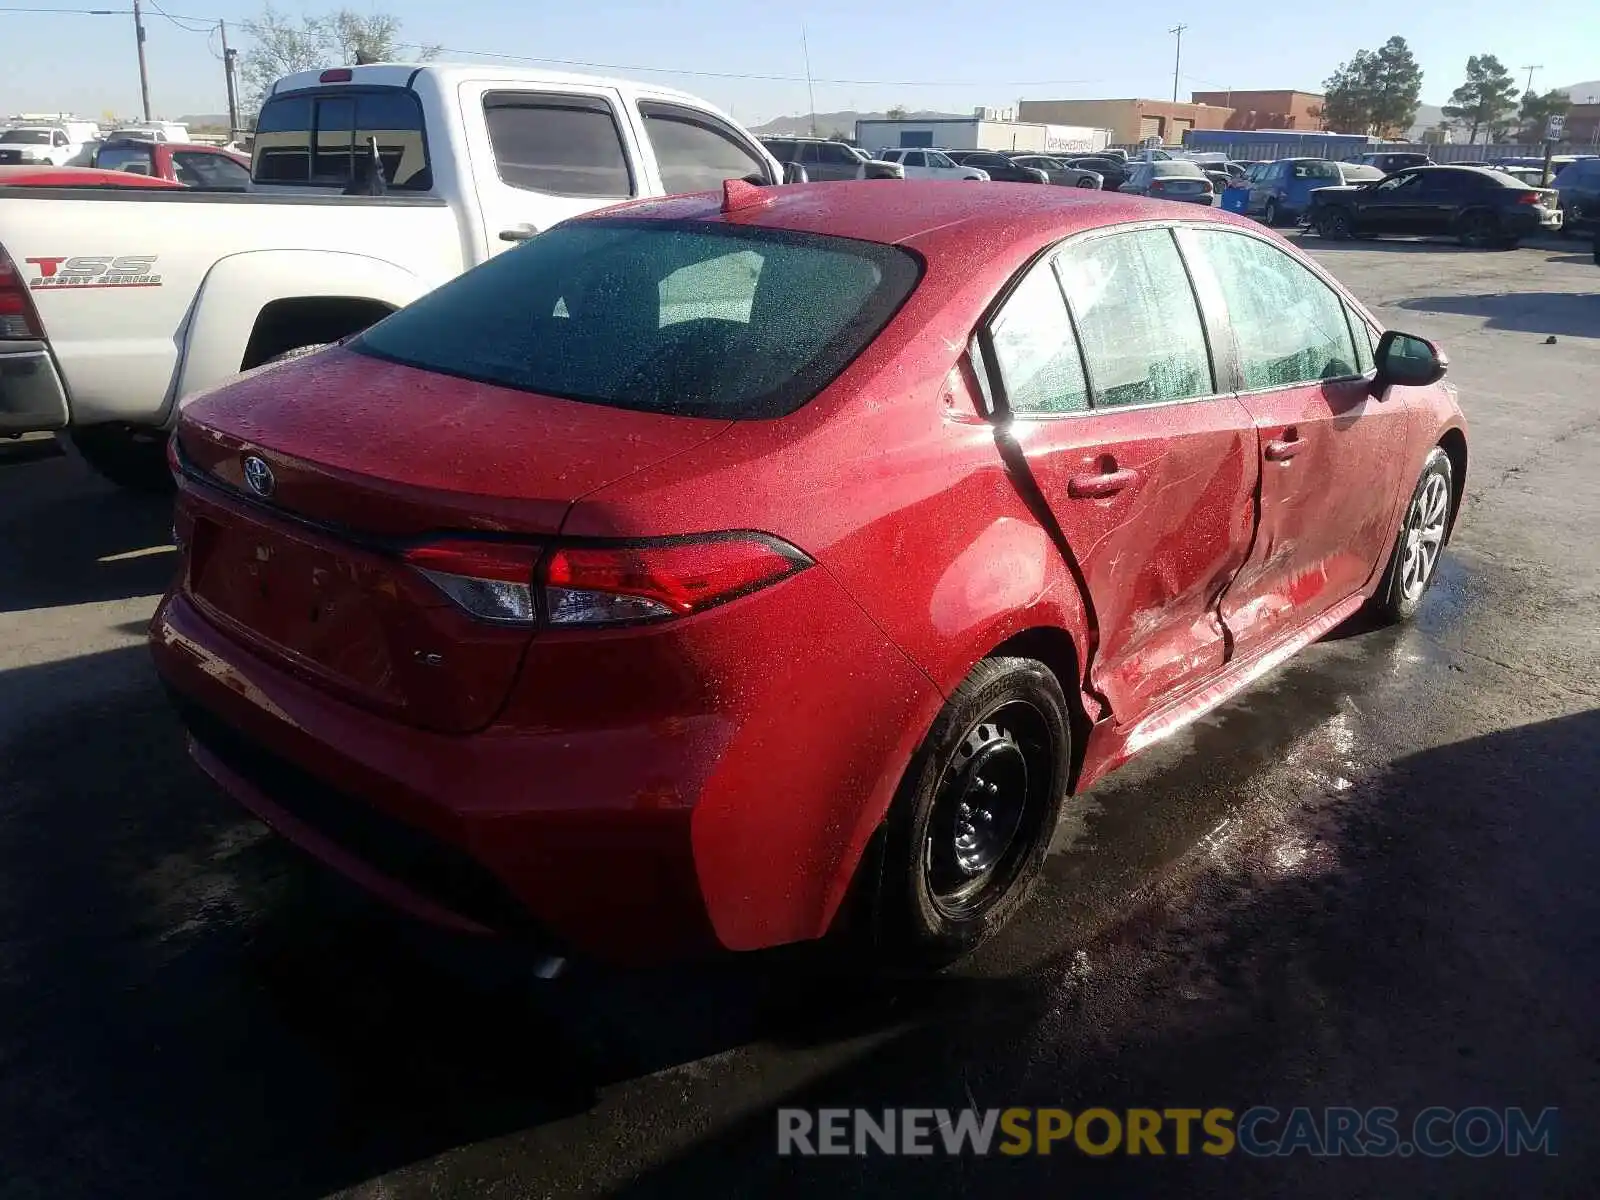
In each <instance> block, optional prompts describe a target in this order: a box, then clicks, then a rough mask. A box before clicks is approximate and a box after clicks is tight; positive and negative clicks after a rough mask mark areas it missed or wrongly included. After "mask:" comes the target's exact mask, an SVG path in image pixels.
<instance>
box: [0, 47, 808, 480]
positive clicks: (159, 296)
mask: <svg viewBox="0 0 1600 1200" xmlns="http://www.w3.org/2000/svg"><path fill="white" fill-rule="evenodd" d="M313 130H315V131H316V132H315V134H313ZM358 130H359V131H360V137H359V138H358V137H357V131H358ZM369 138H371V139H374V140H375V141H376V142H377V147H378V158H379V162H378V163H377V165H376V169H375V168H374V164H373V162H372V157H371V153H370V147H369V146H367V140H368V139H369ZM729 176H738V177H743V178H752V179H759V180H761V181H763V182H766V183H776V182H779V181H780V180H782V179H783V178H785V171H784V169H783V168H782V167H780V166H779V164H778V163H777V161H776V160H775V159H773V157H772V156H771V155H770V154H768V153H767V151H766V150H765V149H763V148H762V146H761V144H760V143H759V142H757V141H756V139H755V138H754V137H753V136H752V135H751V134H750V133H748V132H747V131H745V130H743V129H741V128H740V127H739V126H738V125H736V124H735V123H734V122H733V121H732V120H731V119H730V118H728V117H726V116H724V115H723V114H722V113H720V112H718V111H717V110H716V109H715V108H713V107H711V106H710V105H708V104H706V103H705V102H704V101H702V100H698V99H696V98H695V97H693V96H690V95H688V94H687V93H684V92H679V91H673V90H671V89H667V88H661V87H657V86H655V85H654V84H634V83H628V82H625V81H618V80H607V79H596V78H585V77H579V76H575V75H571V74H563V73H551V72H547V71H535V70H530V69H525V68H513V67H498V66H481V65H468V66H447V65H443V64H438V63H426V64H423V65H422V66H407V65H403V64H395V63H385V64H375V65H372V66H357V67H335V68H330V69H328V70H326V71H320V72H319V71H306V72H301V73H299V74H296V75H290V76H287V77H285V78H283V79H280V80H278V81H277V83H276V84H274V85H273V88H272V91H271V92H270V93H269V94H268V95H267V97H266V101H265V103H264V104H263V106H262V109H261V114H260V117H259V119H258V123H257V131H256V136H255V161H254V172H253V176H252V184H251V190H250V191H249V192H248V193H245V194H243V195H227V196H224V195H221V194H218V193H209V192H197V191H192V190H189V189H172V190H165V191H160V192H157V193H152V194H149V195H141V196H139V198H138V202H135V201H134V200H132V199H130V198H129V196H130V195H131V193H124V194H121V195H115V194H111V193H110V192H108V191H96V190H92V189H88V188H84V189H78V190H74V191H73V192H72V193H70V194H68V193H56V194H53V195H51V194H47V193H45V192H43V191H41V190H39V189H23V188H12V189H7V190H6V191H5V192H4V193H3V194H0V250H3V251H5V252H8V253H9V255H10V259H11V262H12V263H13V264H15V268H16V269H17V270H19V271H21V272H22V274H21V275H20V276H16V278H18V279H20V281H21V284H22V285H23V286H24V287H26V288H27V289H28V294H29V296H30V298H31V304H32V306H33V307H34V310H35V312H34V316H33V317H32V318H30V323H29V328H30V329H32V330H33V332H32V333H31V334H30V335H29V336H28V337H27V338H26V339H21V340H17V341H9V342H8V341H0V361H3V363H4V369H0V433H25V432H29V431H32V430H44V429H55V430H65V431H67V434H68V436H70V437H71V439H72V442H73V444H74V445H75V446H76V447H77V449H78V450H79V451H80V452H81V453H82V455H83V457H84V458H86V459H87V460H88V462H89V464H90V465H91V466H93V467H94V468H95V469H96V470H98V471H99V472H100V473H101V474H103V475H105V476H106V477H107V478H109V479H112V480H114V481H116V482H118V483H121V484H125V485H128V486H148V487H159V486H170V479H171V476H170V474H169V473H168V471H167V469H166V463H165V458H164V454H165V451H164V447H165V444H166V440H167V433H168V431H169V430H170V429H171V426H172V422H173V421H174V420H175V416H176V412H177V406H178V403H179V401H181V400H182V399H183V398H184V397H186V396H189V395H192V394H194V393H195V392H199V391H201V390H203V389H205V388H209V387H213V386H215V385H216V384H218V383H220V382H222V381H223V380H225V379H228V378H230V377H231V376H233V375H234V374H236V373H237V372H239V371H240V370H243V369H247V368H250V367H255V366H259V365H261V364H262V363H265V362H267V361H269V360H271V359H273V358H277V357H280V356H282V355H288V354H294V353H297V352H300V351H302V350H304V349H305V348H307V347H313V346H319V345H324V344H326V343H329V342H336V341H338V340H340V339H341V338H344V337H347V336H348V335H350V334H352V333H356V332H358V331H359V330H362V329H365V328H366V327H367V326H368V325H370V324H372V322H374V321H376V320H378V319H379V318H381V317H383V316H386V315H387V314H389V313H390V312H393V311H394V310H395V309H397V308H400V307H402V306H404V305H406V304H409V303H410V302H411V301H413V300H415V299H416V298H417V297H418V296H421V295H423V294H424V293H426V292H429V291H432V290H433V289H434V288H436V287H437V286H438V285H439V284H441V283H443V282H445V281H446V280H448V279H450V278H452V277H454V276H456V275H458V274H460V273H461V272H462V271H464V270H465V269H466V268H468V267H470V266H473V265H474V264H476V263H479V262H482V261H483V260H484V259H486V258H489V257H491V256H493V255H495V254H497V253H499V252H501V251H504V250H509V249H510V248H511V247H512V246H515V245H518V244H520V243H521V242H523V241H526V240H527V239H529V238H531V237H533V236H534V235H535V234H536V233H538V232H539V231H541V230H544V229H548V228H549V227H550V226H552V225H555V224H557V223H558V222H560V221H562V220H565V219H566V218H567V217H571V216H576V215H577V214H579V213H583V212H588V211H590V210H592V209H596V208H603V207H606V206H609V205H612V204H616V203H619V202H621V201H623V200H627V199H629V198H643V197H648V196H658V195H662V194H664V193H667V192H685V191H702V190H705V189H707V188H715V187H718V186H720V185H721V183H722V180H723V179H725V178H728V177H729ZM374 192H382V193H384V194H381V195H374V194H372V193H374ZM0 261H3V259H0ZM88 279H93V280H95V281H96V282H97V284H98V287H97V288H96V289H93V290H90V289H85V288H83V287H81V286H78V285H80V284H81V283H82V282H84V281H85V280H88ZM24 366H25V367H26V370H24V369H23V367H24Z"/></svg>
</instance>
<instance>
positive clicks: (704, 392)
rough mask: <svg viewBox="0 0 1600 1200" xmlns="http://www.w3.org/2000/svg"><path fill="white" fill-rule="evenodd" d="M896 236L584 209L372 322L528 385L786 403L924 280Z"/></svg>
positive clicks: (426, 363) (510, 382) (648, 400)
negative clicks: (588, 214) (587, 214)
mask: <svg viewBox="0 0 1600 1200" xmlns="http://www.w3.org/2000/svg"><path fill="white" fill-rule="evenodd" d="M918 271H919V268H918V260H917V259H915V258H914V257H913V256H912V255H911V254H910V253H908V252H907V251H904V250H901V249H898V248H896V247H892V246H881V245H877V244H874V243H868V242H857V241H849V240H846V239H843V238H831V237H823V236H819V235H815V234H796V233H790V232H787V231H778V230H772V229H766V228H762V227H755V226H744V227H735V226H727V225H723V224H721V223H715V224H713V223H698V222H668V221H628V220H623V219H615V220H606V219H602V220H585V221H574V222H570V223H568V224H565V225H558V226H556V227H555V228H553V229H551V230H549V231H547V232H545V233H543V234H541V235H540V236H539V237H537V238H534V239H533V240H532V241H530V242H528V243H527V244H526V245H525V246H523V247H521V248H520V249H517V250H513V251H511V252H510V253H507V254H501V255H498V256H496V257H495V258H493V259H491V260H490V261H489V262H488V263H486V264H484V265H483V266H481V267H479V268H477V269H476V270H473V271H469V272H467V274H465V275H462V276H460V277H458V278H456V279H454V280H452V281H451V282H450V283H447V284H445V285H444V286H443V287H441V288H439V289H438V290H437V291H435V292H432V293H430V294H429V295H427V296H424V297H423V298H422V299H421V300H418V301H417V302H416V303H414V304H412V305H411V306H409V307H408V308H404V309H402V310H400V311H399V312H398V313H395V314H394V315H393V316H391V317H389V318H387V319H386V320H384V321H382V322H380V323H379V324H377V325H375V326H373V327H372V328H371V329H369V330H368V331H367V332H366V333H364V334H362V335H361V337H360V338H359V339H357V340H356V341H355V342H354V343H352V345H353V347H354V349H356V350H358V351H360V352H362V353H366V354H371V355H374V356H376V357H379V358H384V359H388V360H391V361H394V362H400V363H405V364H407V365H410V366H414V367H420V368H422V369H424V370H431V371H438V372H441V373H443V374H447V375H455V376H459V377H462V378H466V379H473V380H480V381H482V382H485V383H492V384H499V385H502V386H505V387H510V388H517V389H520V390H523V391H529V392H539V393H542V394H546V395H554V396H563V397H566V398H568V399H573V400H581V401H586V402H589V403H594V404H605V405H610V406H612V407H616V408H629V409H639V410H644V411H651V412H663V413H675V414H681V415H686V416H705V417H721V418H727V419H748V418H761V417H774V416H781V415H783V414H784V413H787V412H791V411H793V410H794V409H796V408H798V407H800V405H802V404H804V403H805V402H806V401H808V400H809V399H811V397H812V396H814V395H816V393H817V392H819V391H820V390H821V389H822V388H823V387H825V386H826V385H827V384H828V383H829V382H830V381H832V380H833V379H834V377H835V376H837V375H838V374H839V372H840V371H842V370H844V368H845V367H846V366H848V365H849V363H850V362H851V360H852V359H854V358H855V356H856V355H857V354H858V353H859V352H860V351H861V350H862V348H863V347H865V346H866V344H867V343H868V342H869V341H870V340H871V339H872V338H873V337H874V336H876V335H877V333H878V331H879V330H880V329H882V328H883V326H884V324H885V323H886V322H887V321H888V320H889V318H890V317H891V316H893V314H894V312H895V310H896V309H897V308H898V307H899V306H900V304H901V303H902V302H903V301H904V300H905V298H906V296H907V295H909V294H910V292H911V290H912V288H913V287H915V285H916V281H917V278H918Z"/></svg>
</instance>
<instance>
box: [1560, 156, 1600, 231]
mask: <svg viewBox="0 0 1600 1200" xmlns="http://www.w3.org/2000/svg"><path fill="white" fill-rule="evenodd" d="M1551 186H1553V187H1554V188H1555V190H1556V194H1557V196H1558V197H1559V198H1560V203H1561V211H1562V213H1563V214H1564V223H1563V224H1564V228H1567V229H1571V230H1573V231H1574V232H1577V231H1580V230H1583V229H1587V228H1588V227H1589V226H1591V225H1593V226H1595V227H1596V228H1597V229H1600V158H1580V159H1578V160H1577V161H1576V162H1573V163H1570V164H1569V165H1568V166H1566V167H1563V168H1562V170H1561V174H1559V175H1557V176H1556V177H1555V179H1554V180H1553V181H1552V183H1551Z"/></svg>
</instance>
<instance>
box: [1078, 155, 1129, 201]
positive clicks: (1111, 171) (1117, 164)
mask: <svg viewBox="0 0 1600 1200" xmlns="http://www.w3.org/2000/svg"><path fill="white" fill-rule="evenodd" d="M1061 161H1062V162H1064V163H1066V164H1067V166H1069V167H1071V168H1073V169H1074V170H1077V171H1093V172H1094V173H1095V174H1096V175H1098V176H1100V186H1101V187H1102V188H1104V189H1105V190H1106V191H1108V192H1115V191H1118V190H1119V189H1120V188H1121V187H1122V185H1123V184H1125V183H1127V182H1128V175H1129V174H1130V172H1131V171H1132V168H1131V167H1130V166H1129V165H1128V160H1127V159H1126V158H1113V157H1112V156H1110V155H1107V154H1090V155H1076V156H1074V157H1071V158H1063V159H1062V160H1061Z"/></svg>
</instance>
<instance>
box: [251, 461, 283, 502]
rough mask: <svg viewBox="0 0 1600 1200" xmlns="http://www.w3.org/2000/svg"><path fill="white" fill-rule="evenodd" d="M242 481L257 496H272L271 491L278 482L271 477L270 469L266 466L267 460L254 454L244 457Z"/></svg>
mask: <svg viewBox="0 0 1600 1200" xmlns="http://www.w3.org/2000/svg"><path fill="white" fill-rule="evenodd" d="M244 481H245V482H246V483H247V484H249V485H250V490H251V491H252V492H254V493H255V494H256V495H258V496H270V495H272V489H273V488H275V487H277V485H278V481H277V480H276V479H274V478H273V477H272V468H271V467H269V466H267V460H266V459H264V458H259V457H257V456H256V455H254V454H249V455H246V456H245V460H244Z"/></svg>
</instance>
